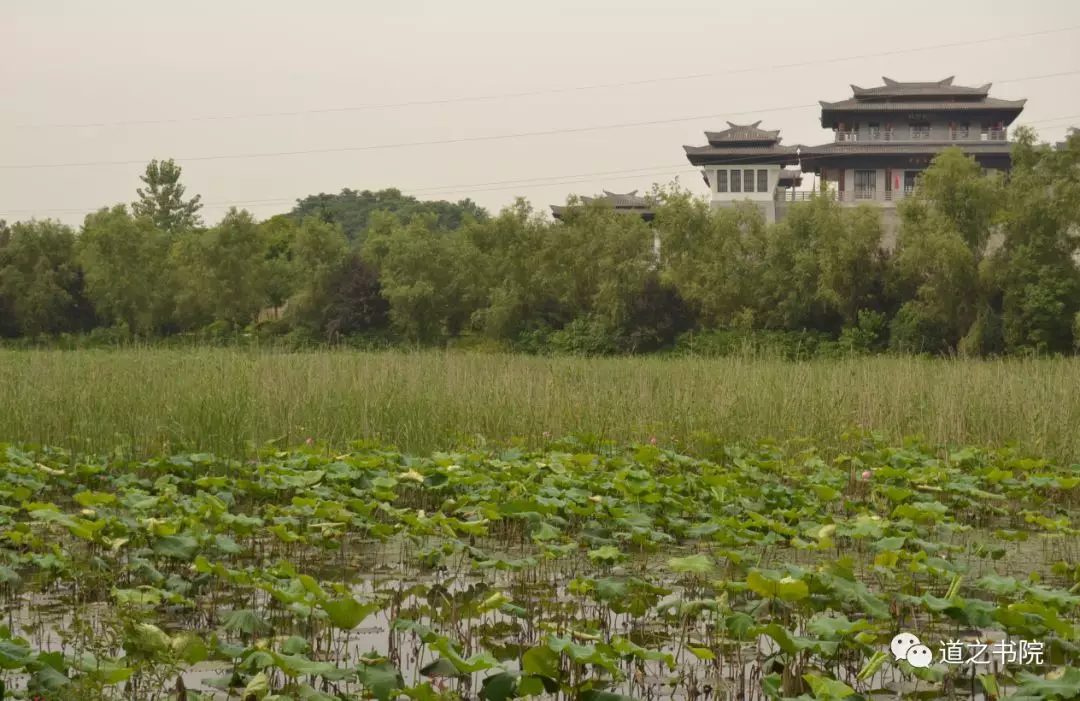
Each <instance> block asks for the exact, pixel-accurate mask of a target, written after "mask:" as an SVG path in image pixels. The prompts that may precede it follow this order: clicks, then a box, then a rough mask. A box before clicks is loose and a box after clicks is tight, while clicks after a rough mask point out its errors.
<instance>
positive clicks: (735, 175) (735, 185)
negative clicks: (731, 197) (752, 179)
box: [731, 170, 742, 192]
mask: <svg viewBox="0 0 1080 701" xmlns="http://www.w3.org/2000/svg"><path fill="white" fill-rule="evenodd" d="M741 186H742V180H740V179H739V171H737V170H733V171H731V191H732V192H742V187H741Z"/></svg>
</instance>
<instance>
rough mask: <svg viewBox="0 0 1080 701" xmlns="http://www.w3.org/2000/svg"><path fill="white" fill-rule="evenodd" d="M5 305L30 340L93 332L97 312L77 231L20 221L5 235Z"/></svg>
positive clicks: (1, 277)
mask: <svg viewBox="0 0 1080 701" xmlns="http://www.w3.org/2000/svg"><path fill="white" fill-rule="evenodd" d="M0 298H3V300H4V302H3V303H0V306H2V307H3V308H6V309H8V310H9V313H10V314H11V323H10V326H11V327H12V329H13V330H16V331H18V332H19V333H22V334H23V335H26V336H36V335H38V334H43V333H61V332H70V331H78V330H82V329H85V328H87V327H88V326H89V325H90V324H91V323H92V321H93V309H92V307H91V306H90V304H89V302H88V301H87V300H86V298H85V297H84V295H83V279H82V271H81V270H80V268H79V266H78V263H77V262H76V259H75V232H74V231H72V229H71V227H68V226H65V225H64V224H61V223H60V222H56V221H51V220H45V221H38V220H32V221H28V222H16V223H15V225H14V226H12V227H11V228H10V230H8V229H7V228H6V227H4V230H3V231H2V232H0Z"/></svg>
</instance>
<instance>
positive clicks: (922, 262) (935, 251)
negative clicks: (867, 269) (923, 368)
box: [890, 148, 1002, 353]
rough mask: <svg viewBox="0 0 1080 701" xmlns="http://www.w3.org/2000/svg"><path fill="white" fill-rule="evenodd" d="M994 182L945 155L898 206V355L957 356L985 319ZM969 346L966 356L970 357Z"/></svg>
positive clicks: (997, 195) (960, 156)
mask: <svg viewBox="0 0 1080 701" xmlns="http://www.w3.org/2000/svg"><path fill="white" fill-rule="evenodd" d="M1001 188H1002V183H1001V180H1000V178H998V177H995V176H984V175H982V172H981V168H980V166H979V164H978V163H977V162H976V161H975V159H974V158H972V157H969V156H966V155H964V153H963V152H962V151H960V149H958V148H951V149H948V150H946V151H943V152H942V153H941V154H940V155H938V156H937V157H936V158H935V159H934V161H933V163H931V164H930V167H929V168H927V170H926V171H925V172H924V173H923V174H922V175H921V176H920V178H919V188H918V189H917V190H916V193H915V195H914V197H912V198H911V199H909V200H906V201H905V202H903V203H902V204H901V206H900V217H901V223H900V231H899V233H898V235H897V246H896V253H895V255H894V258H893V265H892V268H891V272H890V286H891V291H892V293H893V294H894V295H895V296H896V298H898V299H900V300H903V303H902V305H901V307H900V309H899V311H898V312H897V315H896V317H895V318H894V319H893V322H892V325H891V333H890V344H891V345H892V346H893V347H894V348H895V349H897V350H906V351H914V352H933V353H946V352H952V351H954V350H956V349H957V348H958V347H959V345H960V342H961V340H962V339H963V338H965V336H968V334H969V333H970V332H973V331H975V332H978V333H979V334H981V333H982V330H984V329H985V328H986V327H987V326H986V324H985V323H977V322H979V320H980V319H981V318H982V317H983V316H984V315H985V311H986V303H987V294H986V291H985V286H984V284H983V282H982V277H981V276H980V262H981V261H982V260H983V259H984V258H985V256H986V255H987V252H988V244H989V242H990V239H991V233H992V230H993V224H994V222H995V220H996V218H997V217H998V214H999V212H1000V207H1001ZM975 345H976V344H974V341H969V342H967V343H965V350H971V351H973V352H979V351H977V350H976V349H975V348H974V346H975Z"/></svg>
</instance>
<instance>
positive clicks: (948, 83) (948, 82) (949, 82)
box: [938, 75, 956, 88]
mask: <svg viewBox="0 0 1080 701" xmlns="http://www.w3.org/2000/svg"><path fill="white" fill-rule="evenodd" d="M955 77H956V76H955V75H950V76H949V77H948V78H946V79H945V80H941V81H938V85H940V86H941V87H943V88H944V87H947V86H951V85H952V82H953V79H954V78H955Z"/></svg>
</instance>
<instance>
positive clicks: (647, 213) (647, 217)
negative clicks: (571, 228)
mask: <svg viewBox="0 0 1080 701" xmlns="http://www.w3.org/2000/svg"><path fill="white" fill-rule="evenodd" d="M550 207H551V216H552V217H554V218H555V219H559V220H562V218H563V215H564V214H565V213H566V210H567V209H568V207H565V206H562V205H557V204H553V205H550ZM579 209H585V205H579ZM615 211H616V212H618V213H619V214H634V215H637V216H639V217H641V218H642V219H643V220H644V221H652V220H653V218H655V217H656V212H654V211H652V210H651V209H620V208H618V207H616V208H615Z"/></svg>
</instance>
